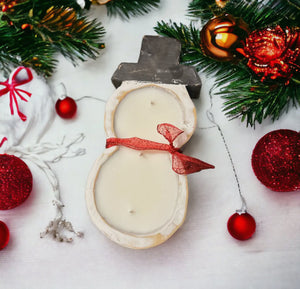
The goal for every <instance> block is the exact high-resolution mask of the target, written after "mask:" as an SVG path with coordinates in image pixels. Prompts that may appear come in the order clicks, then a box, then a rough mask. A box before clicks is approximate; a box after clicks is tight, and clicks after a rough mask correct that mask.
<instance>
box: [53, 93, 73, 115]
mask: <svg viewBox="0 0 300 289" xmlns="http://www.w3.org/2000/svg"><path fill="white" fill-rule="evenodd" d="M55 109H56V112H57V114H58V115H59V116H60V117H61V118H65V119H70V118H73V117H74V116H75V114H76V111H77V104H76V102H75V100H74V99H73V98H71V97H69V96H67V97H65V98H64V99H58V100H57V102H56V104H55Z"/></svg>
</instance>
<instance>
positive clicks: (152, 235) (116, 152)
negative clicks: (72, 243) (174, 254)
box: [86, 81, 196, 249]
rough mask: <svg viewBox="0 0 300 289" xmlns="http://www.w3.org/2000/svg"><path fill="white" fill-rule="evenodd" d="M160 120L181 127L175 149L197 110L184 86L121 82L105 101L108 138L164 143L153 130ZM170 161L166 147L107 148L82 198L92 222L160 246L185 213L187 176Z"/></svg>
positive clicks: (125, 242)
mask: <svg viewBox="0 0 300 289" xmlns="http://www.w3.org/2000/svg"><path fill="white" fill-rule="evenodd" d="M161 123H169V124H172V125H174V126H176V127H178V128H179V129H181V130H183V131H184V132H183V133H182V134H181V135H180V136H179V137H177V138H176V140H175V141H174V146H175V147H178V148H180V147H181V146H182V145H183V144H184V143H186V142H187V141H188V139H189V138H190V137H191V135H192V133H193V132H194V129H195V123H196V117H195V108H194V105H193V103H192V101H191V99H190V97H189V95H188V93H187V91H186V88H185V86H183V85H172V84H170V85H169V84H148V83H142V82H135V81H128V82H123V83H122V85H121V86H120V87H119V88H118V89H117V90H116V92H115V93H114V95H112V97H110V98H109V100H108V102H107V105H106V112H105V131H106V134H107V138H115V137H117V138H132V137H138V138H141V139H147V140H150V141H155V142H159V143H164V144H166V143H168V141H167V140H166V139H165V138H164V137H163V136H162V135H160V134H159V133H158V132H157V125H158V124H161ZM171 159H172V157H171V155H170V153H169V152H166V151H157V150H156V151H155V150H143V151H138V150H135V149H130V148H127V147H124V146H114V147H111V148H109V149H106V150H105V151H104V153H103V154H102V155H101V156H100V157H99V158H98V159H97V161H96V162H95V165H94V167H93V169H92V171H91V174H90V177H89V180H88V185H87V192H86V199H87V205H88V210H89V213H90V215H91V217H92V219H93V221H94V223H95V224H96V225H97V227H98V228H99V229H100V230H101V231H102V232H103V233H104V234H105V235H106V236H107V237H109V238H110V239H111V240H113V241H114V242H116V243H118V244H120V245H122V246H125V247H130V248H138V249H142V248H149V247H152V246H156V245H158V244H161V243H162V242H164V241H165V240H167V239H168V238H169V237H170V236H171V235H172V234H173V233H174V232H175V231H176V230H177V229H178V228H179V226H180V225H181V224H182V223H183V221H184V218H185V214H186V206H187V200H188V188H187V178H186V176H183V175H177V174H176V173H175V172H174V171H173V170H172V161H171Z"/></svg>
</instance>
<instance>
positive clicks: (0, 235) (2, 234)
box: [0, 221, 9, 250]
mask: <svg viewBox="0 0 300 289" xmlns="http://www.w3.org/2000/svg"><path fill="white" fill-rule="evenodd" d="M8 241H9V230H8V228H7V226H6V224H5V223H4V222H2V221H0V250H2V249H3V248H4V247H6V245H7V244H8Z"/></svg>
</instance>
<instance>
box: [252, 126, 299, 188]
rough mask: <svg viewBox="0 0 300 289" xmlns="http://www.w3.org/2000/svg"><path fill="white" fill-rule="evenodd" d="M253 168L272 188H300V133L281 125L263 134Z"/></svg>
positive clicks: (258, 144) (257, 145) (255, 151)
mask: <svg viewBox="0 0 300 289" xmlns="http://www.w3.org/2000/svg"><path fill="white" fill-rule="evenodd" d="M252 168H253V171H254V173H255V175H256V177H257V178H258V179H259V180H260V181H261V182H262V183H263V184H264V185H265V186H266V187H268V188H270V189H271V190H273V191H278V192H289V191H296V190H298V189H300V133H299V132H296V131H293V130H288V129H280V130H274V131H271V132H269V133H268V134H266V135H265V136H263V137H262V138H261V139H260V140H259V141H258V143H257V144H256V146H255V148H254V150H253V154H252Z"/></svg>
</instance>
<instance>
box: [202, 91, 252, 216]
mask: <svg viewBox="0 0 300 289" xmlns="http://www.w3.org/2000/svg"><path fill="white" fill-rule="evenodd" d="M214 87H215V86H213V87H212V88H211V89H210V90H209V101H210V107H209V109H208V110H207V111H206V116H207V118H208V120H209V121H210V122H211V123H212V124H214V126H210V127H204V128H200V129H210V128H215V127H216V128H217V129H218V131H219V133H220V136H221V138H222V141H223V143H224V146H225V149H226V152H227V155H228V158H229V160H230V163H231V168H232V171H233V174H234V178H235V181H236V184H237V188H238V193H239V196H240V199H241V204H242V205H241V208H240V209H239V210H236V212H237V213H238V214H243V213H246V212H247V204H246V200H245V198H244V196H243V194H242V190H241V186H240V182H239V178H238V175H237V172H236V169H235V165H234V163H233V159H232V156H231V153H230V150H229V147H228V144H227V141H226V139H225V136H224V133H223V131H222V129H221V127H220V125H219V124H218V123H217V122H216V121H215V117H214V114H213V113H212V108H213V100H212V91H213V89H214Z"/></svg>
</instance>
